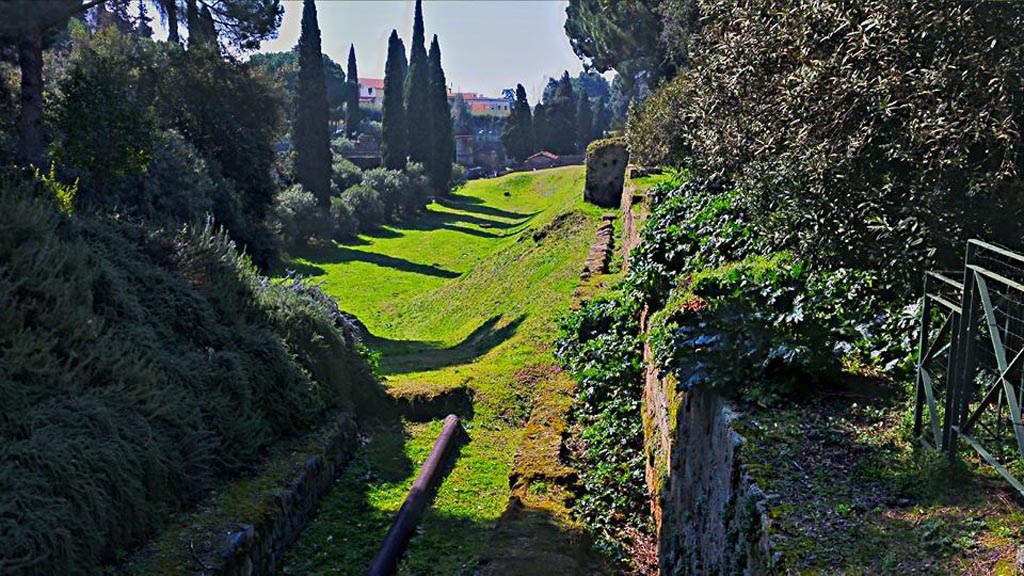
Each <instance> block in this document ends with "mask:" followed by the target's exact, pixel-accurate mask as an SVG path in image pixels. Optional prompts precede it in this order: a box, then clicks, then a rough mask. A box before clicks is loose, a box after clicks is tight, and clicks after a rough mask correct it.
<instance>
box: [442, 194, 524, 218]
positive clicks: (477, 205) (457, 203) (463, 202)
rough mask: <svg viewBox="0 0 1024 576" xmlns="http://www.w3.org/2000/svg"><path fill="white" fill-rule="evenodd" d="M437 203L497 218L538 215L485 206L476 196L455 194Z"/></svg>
mask: <svg viewBox="0 0 1024 576" xmlns="http://www.w3.org/2000/svg"><path fill="white" fill-rule="evenodd" d="M437 203H438V204H440V205H442V206H444V207H446V208H451V209H453V210H462V211H464V212H473V213H475V214H480V215H482V216H493V217H495V218H505V219H507V220H518V219H520V218H522V219H526V218H531V217H533V216H536V215H537V212H532V213H529V212H512V211H510V210H502V209H501V208H494V207H492V206H485V205H483V200H482V199H480V198H477V197H476V196H461V195H453V196H449V197H448V198H441V199H438V200H437Z"/></svg>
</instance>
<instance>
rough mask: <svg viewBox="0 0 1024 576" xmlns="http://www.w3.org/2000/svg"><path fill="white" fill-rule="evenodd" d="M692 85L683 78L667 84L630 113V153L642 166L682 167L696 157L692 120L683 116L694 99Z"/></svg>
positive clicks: (628, 125) (628, 130)
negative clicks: (692, 98) (693, 144)
mask: <svg viewBox="0 0 1024 576" xmlns="http://www.w3.org/2000/svg"><path fill="white" fill-rule="evenodd" d="M692 90H693V86H692V82H691V81H690V79H689V78H688V77H687V76H680V77H678V78H676V79H674V80H672V81H671V82H668V83H666V84H665V85H663V86H662V87H661V88H660V89H659V90H656V91H655V92H654V94H652V95H651V97H650V98H648V99H647V100H646V101H645V102H644V103H643V105H641V106H639V107H635V108H633V110H632V111H631V112H630V114H629V119H628V121H627V125H626V128H627V130H626V133H627V136H628V138H629V154H630V158H631V160H632V161H633V162H635V163H637V164H639V165H642V166H679V165H681V164H683V163H685V162H686V161H687V159H689V158H690V157H691V155H692V146H691V144H690V142H689V139H688V138H687V134H688V129H689V128H688V126H686V124H687V122H688V117H687V116H686V115H685V114H683V113H681V112H680V111H681V110H685V106H686V105H687V104H688V100H689V98H691V97H693V94H692Z"/></svg>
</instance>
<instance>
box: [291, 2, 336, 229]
mask: <svg viewBox="0 0 1024 576" xmlns="http://www.w3.org/2000/svg"><path fill="white" fill-rule="evenodd" d="M298 49H299V77H298V81H297V83H296V105H295V124H294V126H293V128H292V137H293V140H294V147H295V180H296V181H297V182H298V183H300V184H302V185H303V186H304V187H305V188H306V189H307V190H309V191H311V192H312V193H313V196H314V197H315V198H316V201H317V205H318V206H319V207H320V208H321V210H323V211H324V212H325V213H326V212H327V211H328V210H329V209H330V197H331V149H330V134H329V128H328V118H329V114H328V109H327V87H326V85H325V84H324V61H323V55H322V54H321V51H320V27H319V25H318V24H317V20H316V4H314V2H313V0H305V1H304V2H303V5H302V32H301V34H300V35H299V48H298Z"/></svg>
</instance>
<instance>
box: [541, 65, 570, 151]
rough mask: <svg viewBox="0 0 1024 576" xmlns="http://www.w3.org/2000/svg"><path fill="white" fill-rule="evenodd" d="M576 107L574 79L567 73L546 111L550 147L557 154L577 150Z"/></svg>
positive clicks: (559, 83) (560, 81)
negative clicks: (573, 87)
mask: <svg viewBox="0 0 1024 576" xmlns="http://www.w3.org/2000/svg"><path fill="white" fill-rule="evenodd" d="M576 106H577V102H576V94H575V93H574V92H573V89H572V77H570V76H569V72H568V71H566V72H564V73H563V74H562V78H561V80H559V81H558V90H556V91H555V97H554V98H552V99H551V102H550V103H549V104H548V106H547V110H546V112H547V121H548V122H547V124H548V125H547V134H548V145H549V146H550V151H551V152H554V153H555V154H572V153H573V152H575V151H576V149H577V148H576Z"/></svg>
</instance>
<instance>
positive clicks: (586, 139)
mask: <svg viewBox="0 0 1024 576" xmlns="http://www.w3.org/2000/svg"><path fill="white" fill-rule="evenodd" d="M590 106H591V104H590V98H588V97H587V93H586V92H582V91H581V92H580V95H579V101H578V102H577V104H576V146H577V148H578V149H579V151H580V152H586V151H587V145H589V144H590V142H591V140H593V134H594V110H593V108H591V107H590Z"/></svg>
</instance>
